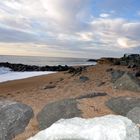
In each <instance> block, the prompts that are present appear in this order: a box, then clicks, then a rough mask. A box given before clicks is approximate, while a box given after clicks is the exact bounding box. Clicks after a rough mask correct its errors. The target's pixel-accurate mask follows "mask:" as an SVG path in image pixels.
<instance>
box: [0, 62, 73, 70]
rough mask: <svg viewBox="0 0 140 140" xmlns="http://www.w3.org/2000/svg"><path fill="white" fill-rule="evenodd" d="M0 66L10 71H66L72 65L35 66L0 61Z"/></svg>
mask: <svg viewBox="0 0 140 140" xmlns="http://www.w3.org/2000/svg"><path fill="white" fill-rule="evenodd" d="M0 67H6V68H10V69H11V70H12V71H67V70H69V69H71V68H72V67H68V66H67V65H65V66H61V65H58V66H35V65H24V64H13V63H8V62H1V63H0Z"/></svg>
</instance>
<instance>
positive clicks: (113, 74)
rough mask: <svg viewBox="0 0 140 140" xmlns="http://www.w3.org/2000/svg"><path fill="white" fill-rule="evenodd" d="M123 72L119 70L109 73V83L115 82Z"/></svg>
mask: <svg viewBox="0 0 140 140" xmlns="http://www.w3.org/2000/svg"><path fill="white" fill-rule="evenodd" d="M124 73H125V72H124V71H120V70H113V71H112V72H111V81H112V82H115V81H116V80H117V79H119V78H120V77H121V76H122V75H123V74H124Z"/></svg>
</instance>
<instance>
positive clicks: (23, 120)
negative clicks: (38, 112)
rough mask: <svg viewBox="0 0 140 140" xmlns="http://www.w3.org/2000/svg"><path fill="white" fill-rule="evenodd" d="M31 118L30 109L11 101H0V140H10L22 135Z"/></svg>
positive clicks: (31, 111) (31, 112)
mask: <svg viewBox="0 0 140 140" xmlns="http://www.w3.org/2000/svg"><path fill="white" fill-rule="evenodd" d="M32 117H33V110H32V108H31V107H29V106H27V105H25V104H22V103H18V102H13V101H7V100H4V101H0V140H12V138H14V137H15V136H16V135H17V134H20V133H22V132H23V131H24V130H25V127H26V126H27V125H28V123H29V121H30V119H31V118H32Z"/></svg>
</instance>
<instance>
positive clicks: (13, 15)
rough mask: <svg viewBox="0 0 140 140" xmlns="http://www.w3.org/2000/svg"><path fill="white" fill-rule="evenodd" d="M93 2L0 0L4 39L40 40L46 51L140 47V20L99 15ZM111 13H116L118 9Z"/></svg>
mask: <svg viewBox="0 0 140 140" xmlns="http://www.w3.org/2000/svg"><path fill="white" fill-rule="evenodd" d="M93 3H94V0H70V1H66V0H38V1H34V0H11V1H9V0H4V1H0V41H1V42H5V43H6V42H7V41H9V42H12V43H17V42H21V43H26V42H27V43H38V44H41V46H40V48H39V49H40V51H42V53H43V54H44V53H45V52H47V51H48V50H50V48H52V49H53V50H51V51H54V52H55V51H57V50H61V51H64V50H66V51H67V52H68V51H69V52H71V51H72V53H73V51H80V53H81V52H84V51H85V48H86V49H87V48H88V50H89V53H90V51H93V50H94V49H96V52H97V50H99V51H101V50H106V51H107V50H110V51H116V52H119V51H120V48H121V49H128V48H137V47H140V44H139V36H140V32H139V31H140V21H135V22H133V21H127V20H126V19H123V18H119V17H118V18H111V17H112V16H110V14H108V13H107V12H104V13H101V14H100V15H99V16H100V17H95V16H94V11H93V13H90V6H91V4H93ZM109 13H111V15H113V13H114V11H113V12H109ZM91 17H92V18H91ZM91 19H92V21H91ZM1 28H2V29H1ZM5 46H6V45H5ZM7 46H8V44H7ZM29 46H31V45H29ZM45 46H47V47H45ZM48 46H50V47H48ZM13 48H14V47H13ZM17 48H18V45H17ZM31 48H32V49H33V48H34V47H31ZM45 48H46V49H45ZM14 49H15V48H14ZM22 49H23V50H24V49H25V48H24V47H22ZM22 49H21V50H22ZM27 52H28V51H27ZM40 54H41V52H40Z"/></svg>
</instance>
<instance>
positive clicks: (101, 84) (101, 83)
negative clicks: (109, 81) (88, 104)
mask: <svg viewBox="0 0 140 140" xmlns="http://www.w3.org/2000/svg"><path fill="white" fill-rule="evenodd" d="M104 84H105V82H101V81H98V82H96V86H97V87H101V86H103V85H104Z"/></svg>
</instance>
